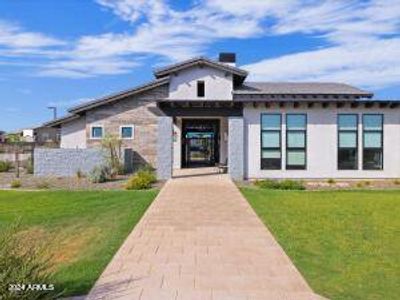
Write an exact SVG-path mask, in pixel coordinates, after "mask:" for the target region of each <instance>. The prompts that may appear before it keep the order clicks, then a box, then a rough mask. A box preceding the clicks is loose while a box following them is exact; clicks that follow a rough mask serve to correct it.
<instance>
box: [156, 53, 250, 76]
mask: <svg viewBox="0 0 400 300" xmlns="http://www.w3.org/2000/svg"><path fill="white" fill-rule="evenodd" d="M197 65H205V66H209V67H212V68H216V69H219V70H222V71H225V72H229V73H232V74H234V75H237V76H239V77H242V78H243V79H244V78H245V77H246V76H247V75H248V72H247V71H246V70H243V69H240V68H237V67H234V66H230V65H228V64H226V63H221V62H218V61H215V60H211V59H209V58H206V57H203V56H199V57H195V58H191V59H188V60H185V61H182V62H179V63H176V64H172V65H169V66H166V67H162V68H158V69H155V70H154V76H156V78H161V77H163V76H167V75H169V74H171V73H173V72H178V71H180V70H183V69H186V68H189V67H192V66H197Z"/></svg>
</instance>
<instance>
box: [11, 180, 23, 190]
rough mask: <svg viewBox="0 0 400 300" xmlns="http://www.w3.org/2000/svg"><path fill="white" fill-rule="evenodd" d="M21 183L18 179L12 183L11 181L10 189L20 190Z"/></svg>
mask: <svg viewBox="0 0 400 300" xmlns="http://www.w3.org/2000/svg"><path fill="white" fill-rule="evenodd" d="M21 185H22V184H21V181H20V180H18V179H14V180H13V181H11V187H12V188H13V189H18V188H20V187H21Z"/></svg>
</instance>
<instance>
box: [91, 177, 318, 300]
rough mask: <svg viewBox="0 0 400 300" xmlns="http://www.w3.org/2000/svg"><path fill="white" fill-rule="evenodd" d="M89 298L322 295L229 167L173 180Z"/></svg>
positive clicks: (310, 296)
mask: <svg viewBox="0 0 400 300" xmlns="http://www.w3.org/2000/svg"><path fill="white" fill-rule="evenodd" d="M87 299H141V300H146V299H152V300H153V299H160V300H168V299H174V300H175V299H190V300H195V299H214V300H216V299H217V300H218V299H230V300H232V299H246V300H247V299H263V300H265V299H296V300H299V299H322V298H320V297H319V296H317V295H316V294H314V293H313V291H312V290H311V288H310V287H309V286H308V284H307V283H306V281H305V280H304V279H303V277H302V276H301V274H300V273H299V272H298V270H297V269H296V268H295V266H294V265H293V263H292V262H291V261H290V259H289V258H288V257H287V256H286V254H285V253H284V251H283V250H282V248H281V247H280V246H279V244H278V243H277V242H276V240H275V239H274V237H273V236H272V234H271V233H270V232H269V231H268V229H267V228H266V227H265V226H264V224H262V223H261V221H260V220H259V219H258V217H257V216H256V214H255V213H254V211H253V210H252V208H251V207H250V205H249V204H248V203H247V201H246V200H245V199H244V198H243V196H242V195H241V194H240V192H239V190H238V189H237V187H236V186H235V185H234V183H233V182H232V181H231V180H230V179H229V177H228V176H227V175H224V174H221V175H218V174H213V175H204V176H188V175H186V176H182V177H181V178H175V179H172V180H169V181H168V182H167V183H166V185H165V186H164V187H163V189H162V190H161V192H160V193H159V195H158V197H157V198H156V200H155V201H154V202H153V204H152V205H151V207H150V208H149V210H148V211H147V212H146V214H145V215H144V217H143V218H142V220H141V221H140V223H139V224H138V225H137V226H136V227H135V229H134V230H133V231H132V232H131V234H130V235H129V236H128V238H127V239H126V241H125V242H124V244H123V245H122V247H121V248H120V249H119V251H118V252H117V254H116V255H115V257H114V258H113V259H112V261H111V262H110V264H109V265H108V266H107V268H106V269H105V271H104V272H103V274H102V275H101V277H100V278H99V280H98V281H97V282H96V284H95V286H94V287H93V289H92V291H91V292H90V294H89V295H88V298H87Z"/></svg>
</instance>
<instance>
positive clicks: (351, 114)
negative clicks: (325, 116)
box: [336, 113, 360, 171]
mask: <svg viewBox="0 0 400 300" xmlns="http://www.w3.org/2000/svg"><path fill="white" fill-rule="evenodd" d="M340 116H356V130H340V125H339V117H340ZM336 118H337V120H336V126H337V169H338V170H339V171H346V170H358V169H359V162H358V159H359V153H358V152H359V146H358V143H359V142H358V140H359V137H358V134H359V132H358V131H359V130H358V126H359V119H360V118H359V115H358V114H357V113H339V114H337V117H336ZM341 132H355V133H356V147H355V148H352V147H340V133H341ZM340 149H355V150H356V166H355V168H354V169H347V168H346V169H343V168H339V150H340Z"/></svg>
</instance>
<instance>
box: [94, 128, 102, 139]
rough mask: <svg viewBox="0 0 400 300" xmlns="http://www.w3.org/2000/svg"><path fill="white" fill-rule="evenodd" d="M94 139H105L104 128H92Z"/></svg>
mask: <svg viewBox="0 0 400 300" xmlns="http://www.w3.org/2000/svg"><path fill="white" fill-rule="evenodd" d="M92 137H94V138H101V137H103V128H102V127H92Z"/></svg>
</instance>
